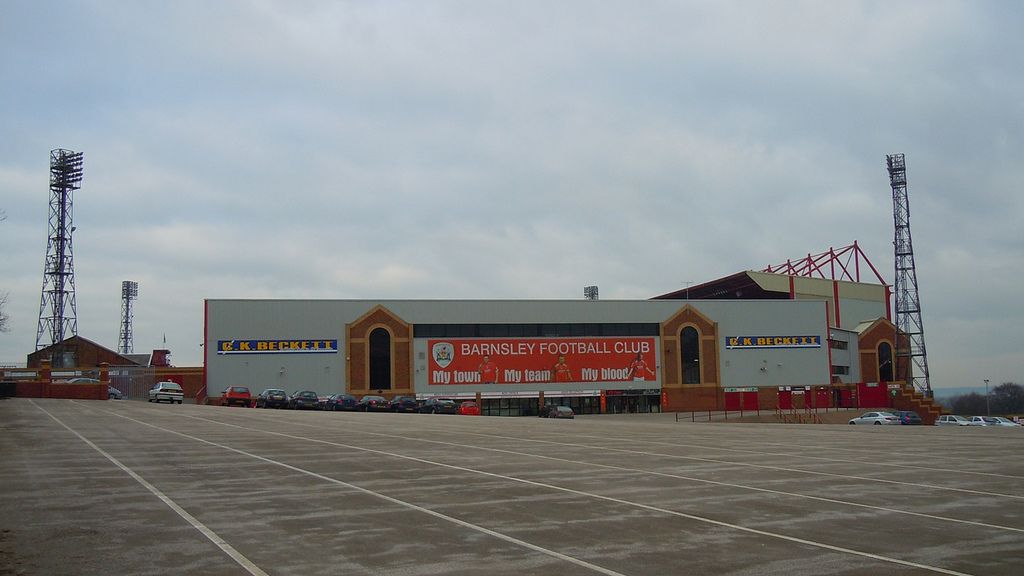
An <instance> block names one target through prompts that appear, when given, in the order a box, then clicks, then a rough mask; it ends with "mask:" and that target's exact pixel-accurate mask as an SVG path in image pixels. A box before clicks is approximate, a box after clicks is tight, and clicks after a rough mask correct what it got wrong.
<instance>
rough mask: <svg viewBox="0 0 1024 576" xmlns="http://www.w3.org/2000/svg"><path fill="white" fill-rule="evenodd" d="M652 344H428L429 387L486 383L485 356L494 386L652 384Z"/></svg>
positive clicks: (606, 340)
mask: <svg viewBox="0 0 1024 576" xmlns="http://www.w3.org/2000/svg"><path fill="white" fill-rule="evenodd" d="M654 345H655V344H654V338H650V337H648V338H631V337H592V338H492V339H486V338H482V339H447V340H428V341H427V347H428V352H429V354H430V361H429V362H430V366H429V369H430V379H429V382H430V384H432V385H437V384H483V383H488V382H486V381H485V380H484V378H485V376H484V374H487V373H488V370H489V369H488V367H486V366H484V357H485V356H487V357H488V359H489V361H490V363H491V364H492V366H491V367H490V370H493V371H494V373H495V375H496V378H495V379H494V383H495V384H535V383H549V382H616V381H623V382H625V381H633V380H644V381H654V380H656V379H657V374H656V370H657V368H656V365H655V364H656V359H655V353H654V352H655V349H654ZM637 355H639V364H638V363H637ZM559 357H564V361H563V362H560V360H559Z"/></svg>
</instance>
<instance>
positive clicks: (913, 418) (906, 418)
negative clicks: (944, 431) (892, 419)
mask: <svg viewBox="0 0 1024 576" xmlns="http://www.w3.org/2000/svg"><path fill="white" fill-rule="evenodd" d="M893 415H895V416H896V418H898V419H899V421H900V424H904V425H921V424H924V422H922V421H921V416H919V415H918V413H917V412H914V411H913V410H897V411H896V412H893Z"/></svg>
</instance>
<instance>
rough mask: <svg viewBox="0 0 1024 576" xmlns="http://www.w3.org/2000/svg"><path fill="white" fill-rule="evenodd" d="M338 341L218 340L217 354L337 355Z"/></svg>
mask: <svg viewBox="0 0 1024 576" xmlns="http://www.w3.org/2000/svg"><path fill="white" fill-rule="evenodd" d="M337 352H338V341H337V340H218V341H217V354H336V353H337Z"/></svg>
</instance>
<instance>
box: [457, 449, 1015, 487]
mask: <svg viewBox="0 0 1024 576" xmlns="http://www.w3.org/2000/svg"><path fill="white" fill-rule="evenodd" d="M468 434H472V432H469V433H468ZM477 434H478V435H480V436H487V437H490V438H500V439H504V440H515V441H519V442H536V443H539V444H554V445H556V446H569V447H574V448H588V449H599V450H608V451H612V452H624V453H626V454H643V455H645V456H656V457H658V458H672V459H675V460H696V461H698V462H712V463H715V464H728V465H731V466H741V467H749V468H761V469H765V470H776V471H780V472H796V473H799V474H811V475H815V476H828V477H832V478H845V479H848V480H864V481H868V482H881V483H883V484H896V485H901V486H912V487H914V488H929V489H932V490H948V491H951V492H963V493H965V494H976V495H979V496H993V497H996V498H1012V499H1014V500H1024V496H1018V495H1016V494H1004V493H1002V492H986V491H983V490H971V489H970V488H955V487H951V486H939V485H936V484H923V483H920V482H902V481H900V480H886V479H884V478H872V477H870V476H854V475H851V474H836V473H834V472H821V471H818V470H805V469H802V468H786V467H783V466H769V465H767V464H751V463H749V462H733V461H731V460H719V459H717V458H701V457H699V456H680V455H678V454H665V453H663V452H645V451H642V450H636V449H630V450H627V449H624V448H612V447H610V446H594V445H592V444H576V443H571V442H556V441H553V440H535V439H531V438H519V437H516V436H502V435H500V434H483V433H477ZM670 445H671V444H670Z"/></svg>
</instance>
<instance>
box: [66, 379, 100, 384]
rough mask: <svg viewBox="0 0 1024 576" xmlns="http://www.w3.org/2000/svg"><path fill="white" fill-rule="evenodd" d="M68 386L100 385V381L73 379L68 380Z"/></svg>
mask: <svg viewBox="0 0 1024 576" xmlns="http://www.w3.org/2000/svg"><path fill="white" fill-rule="evenodd" d="M67 383H68V384H99V383H100V381H99V380H97V379H95V378H72V379H70V380H68V382H67Z"/></svg>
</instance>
